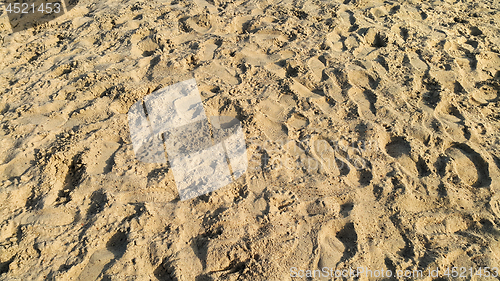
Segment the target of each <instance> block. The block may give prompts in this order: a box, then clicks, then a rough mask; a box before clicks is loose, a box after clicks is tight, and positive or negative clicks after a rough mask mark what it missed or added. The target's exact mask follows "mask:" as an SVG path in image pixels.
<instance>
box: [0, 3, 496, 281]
mask: <svg viewBox="0 0 500 281" xmlns="http://www.w3.org/2000/svg"><path fill="white" fill-rule="evenodd" d="M499 10H500V6H499V4H498V3H497V2H495V1H487V0H480V1H473V2H471V1H457V0H449V1H416V0H415V1H413V0H411V1H402V2H401V1H400V2H397V1H335V0H334V1H310V0H307V1H298V0H297V1H296V0H284V1H280V2H271V1H264V0H263V1H261V0H257V1H238V0H236V1H225V0H223V1H219V0H218V1H203V0H195V1H148V2H143V1H135V0H130V1H101V2H96V1H90V0H85V1H80V2H79V4H78V5H77V6H75V7H74V8H73V9H71V11H69V12H68V13H67V14H65V15H63V16H61V17H59V18H57V19H55V20H53V21H50V22H47V23H44V24H42V25H39V26H36V27H34V28H31V29H27V30H24V31H20V32H15V33H12V32H11V30H10V28H9V23H8V18H7V16H6V14H5V11H4V12H3V14H2V16H1V17H0V42H1V47H0V56H1V59H0V69H1V70H0V73H1V75H0V93H1V95H0V147H1V148H2V149H1V150H0V200H1V202H2V204H1V205H0V276H1V279H2V280H292V277H291V276H290V268H292V267H295V268H297V269H304V270H306V269H312V270H314V269H318V268H323V267H329V268H338V269H344V268H348V267H352V268H356V267H367V268H372V269H378V268H385V269H388V270H392V271H394V272H396V271H397V270H417V269H419V270H420V269H421V270H424V271H426V270H428V269H430V268H436V267H438V266H439V267H443V268H444V267H452V266H458V267H467V268H470V267H472V268H477V267H480V266H482V267H484V266H489V267H499V266H500V253H499V252H498V243H499V242H498V240H499V238H498V233H499V231H500V229H499V225H500V197H499V191H500V186H499V183H500V181H499V179H500V178H499V177H500V147H499V143H500V142H499V129H500V123H499V120H500V119H499V118H500V114H499V107H500V94H499V92H500V84H499V83H500V82H499V79H500V72H499V71H500V69H499V66H500V63H499V62H500V50H499V46H500V36H499V34H500V32H499V29H500V14H499ZM191 78H195V79H196V82H197V85H198V87H199V89H200V93H201V98H202V101H203V106H204V109H205V112H206V114H207V116H215V115H224V116H233V117H236V118H237V119H239V120H240V121H241V123H242V127H243V133H244V134H245V138H246V144H247V149H248V150H247V155H248V161H249V162H248V163H249V166H248V170H247V172H246V173H245V174H244V175H243V176H242V177H241V178H239V179H238V180H236V181H235V182H233V183H231V184H229V185H227V186H225V187H223V188H221V189H219V190H217V191H214V192H212V193H210V194H206V195H203V196H200V197H197V198H194V199H191V200H187V201H180V200H179V194H178V192H177V189H176V183H175V181H174V178H173V175H172V171H171V169H170V167H169V165H168V164H148V163H142V162H140V161H138V160H137V159H136V158H135V155H134V152H133V148H132V143H131V139H130V131H129V128H128V121H127V112H128V110H129V108H130V107H131V106H132V105H133V104H134V103H135V102H137V101H138V100H140V99H141V98H143V97H145V96H146V95H148V94H150V93H151V92H153V91H155V90H157V89H161V88H162V87H165V86H168V85H172V84H174V83H177V82H181V81H185V80H188V79H191ZM325 280H328V279H325ZM401 280H402V278H401Z"/></svg>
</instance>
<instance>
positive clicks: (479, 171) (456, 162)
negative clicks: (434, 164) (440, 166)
mask: <svg viewBox="0 0 500 281" xmlns="http://www.w3.org/2000/svg"><path fill="white" fill-rule="evenodd" d="M446 155H448V156H449V157H450V158H451V159H452V162H453V167H454V170H455V172H456V173H457V175H458V177H459V178H460V180H462V182H464V183H465V184H467V185H470V186H474V187H483V186H488V185H489V184H490V183H491V178H490V176H489V171H488V163H487V162H486V161H485V160H484V159H483V158H482V157H481V155H480V154H479V153H477V152H476V151H474V150H473V149H472V148H470V147H469V146H468V145H466V144H462V143H456V144H454V145H452V146H451V147H450V148H448V149H447V150H446Z"/></svg>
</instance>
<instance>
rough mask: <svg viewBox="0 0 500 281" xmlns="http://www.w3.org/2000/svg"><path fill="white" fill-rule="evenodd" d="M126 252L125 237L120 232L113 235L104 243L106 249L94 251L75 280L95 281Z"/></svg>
mask: <svg viewBox="0 0 500 281" xmlns="http://www.w3.org/2000/svg"><path fill="white" fill-rule="evenodd" d="M126 250H127V235H126V234H125V233H123V232H121V231H118V232H117V233H115V234H114V235H113V236H112V237H111V238H110V239H109V241H108V243H106V248H105V249H101V250H97V251H95V252H94V253H93V254H92V256H91V257H90V260H89V262H88V263H87V265H86V266H85V268H84V269H83V271H82V273H80V275H79V276H78V278H77V280H79V281H80V280H81V281H91V280H97V279H98V278H99V275H101V273H103V272H105V271H106V270H108V269H109V268H110V267H111V265H113V263H114V262H115V261H116V260H118V259H120V258H121V257H122V256H123V254H124V253H125V251H126Z"/></svg>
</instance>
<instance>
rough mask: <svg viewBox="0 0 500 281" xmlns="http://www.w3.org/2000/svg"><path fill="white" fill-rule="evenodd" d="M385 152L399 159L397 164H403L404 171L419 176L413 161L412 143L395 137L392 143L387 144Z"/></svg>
mask: <svg viewBox="0 0 500 281" xmlns="http://www.w3.org/2000/svg"><path fill="white" fill-rule="evenodd" d="M385 150H386V152H387V154H389V156H391V157H392V158H395V159H397V162H398V163H399V164H401V166H402V167H403V169H405V170H406V171H407V172H408V174H410V175H417V174H418V170H417V165H416V164H415V162H414V161H413V159H411V157H410V153H411V146H410V143H409V142H408V141H407V140H406V139H405V138H404V137H394V138H392V139H391V141H390V142H389V143H388V144H386V146H385Z"/></svg>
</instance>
